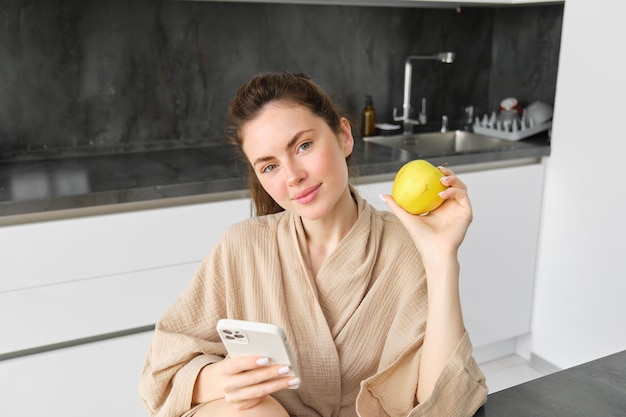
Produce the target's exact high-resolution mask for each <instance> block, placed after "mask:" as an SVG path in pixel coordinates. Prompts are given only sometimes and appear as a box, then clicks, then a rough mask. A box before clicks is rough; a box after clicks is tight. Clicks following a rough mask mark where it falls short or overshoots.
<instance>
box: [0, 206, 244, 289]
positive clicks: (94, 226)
mask: <svg viewBox="0 0 626 417" xmlns="http://www.w3.org/2000/svg"><path fill="white" fill-rule="evenodd" d="M249 216H250V200H249V199H247V198H246V199H237V200H227V201H217V202H211V203H203V204H192V205H185V206H178V207H167V208H160V209H152V210H140V211H132V212H124V213H116V214H105V215H98V216H90V217H81V218H68V219H64V220H56V221H49V222H43V223H32V224H24V225H15V226H5V227H1V228H0V261H1V263H2V280H0V292H1V291H10V290H16V289H23V288H27V287H37V286H41V285H51V284H58V283H61V282H68V281H75V280H80V279H88V278H95V277H102V276H107V275H112V274H118V273H124V272H129V271H137V270H142V269H148V268H156V267H161V266H168V265H177V264H182V263H188V262H197V261H199V260H200V259H202V258H203V257H204V256H205V255H206V254H207V253H208V251H209V250H210V249H211V247H212V246H213V245H214V244H215V241H216V240H217V239H218V238H219V236H220V235H221V234H222V233H223V232H224V231H225V230H226V228H227V227H228V226H230V225H231V224H233V223H235V222H237V221H240V220H243V219H245V218H246V217H249Z"/></svg>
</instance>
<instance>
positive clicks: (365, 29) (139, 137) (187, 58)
mask: <svg viewBox="0 0 626 417" xmlns="http://www.w3.org/2000/svg"><path fill="white" fill-rule="evenodd" d="M562 14H563V6H562V5H559V4H557V5H548V6H524V7H505V8H489V7H477V8H469V7H464V8H463V9H462V10H461V12H460V13H459V12H457V11H456V10H455V9H433V8H425V9H422V8H398V7H390V8H383V7H357V6H323V5H289V4H260V3H238V2H235V3H222V2H194V1H157V0H135V1H127V0H107V1H102V0H99V1H95V0H60V1H55V2H50V1H46V0H0V161H4V162H7V161H14V160H23V159H33V158H50V157H58V156H74V155H91V154H99V153H111V152H133V151H142V150H152V149H171V148H177V147H186V146H199V145H210V144H215V143H221V142H222V141H223V139H222V137H223V120H224V114H225V112H226V108H227V105H228V103H229V101H230V100H231V98H232V97H233V95H234V93H235V91H236V89H237V88H238V86H239V85H241V84H242V83H244V82H245V81H247V80H248V79H249V78H250V77H251V76H252V75H254V74H256V73H259V72H262V71H268V70H292V71H304V72H306V73H308V74H310V75H311V76H312V77H313V78H314V79H315V80H316V81H318V82H319V83H320V84H321V85H322V86H323V87H325V88H326V90H327V91H328V92H330V93H331V95H332V96H333V97H334V98H335V99H336V100H338V101H339V102H340V103H341V104H342V105H343V106H344V107H345V108H346V109H348V110H349V111H351V113H352V114H353V115H354V118H355V120H356V121H358V117H359V113H360V111H361V108H362V106H363V104H364V99H365V95H366V94H371V95H372V96H373V98H374V106H375V108H376V112H377V120H378V121H380V122H389V121H391V119H392V108H393V107H398V108H401V106H402V98H403V97H402V89H403V80H404V60H405V59H406V57H407V56H408V55H410V54H414V53H432V52H438V51H454V52H456V61H455V62H454V63H453V64H451V65H444V64H440V63H437V62H434V61H421V62H419V63H416V64H415V65H414V79H413V97H414V100H413V103H414V105H415V106H417V104H418V103H419V98H420V97H426V98H427V100H428V103H429V105H428V110H429V114H430V118H431V120H437V119H438V118H440V117H441V114H443V113H445V114H448V115H450V117H451V119H453V120H454V119H455V118H460V117H461V109H462V108H463V107H464V106H467V105H470V104H472V105H475V106H477V108H478V109H479V110H480V109H484V110H485V111H488V110H490V109H492V108H496V107H497V105H498V103H499V100H500V99H502V98H504V97H507V96H516V97H517V98H518V99H519V100H520V102H522V103H525V102H526V103H527V102H529V101H532V100H536V99H540V100H543V101H546V102H548V103H553V101H554V93H555V87H556V74H557V65H558V55H559V47H560V34H561V24H562Z"/></svg>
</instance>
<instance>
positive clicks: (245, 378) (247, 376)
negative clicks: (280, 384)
mask: <svg viewBox="0 0 626 417" xmlns="http://www.w3.org/2000/svg"><path fill="white" fill-rule="evenodd" d="M290 370H291V369H290V368H289V367H288V366H283V365H272V366H263V367H260V368H257V369H251V370H248V371H244V372H240V373H238V374H230V375H228V376H227V377H225V378H223V379H222V389H223V390H224V391H225V392H226V391H236V390H240V389H242V388H244V387H249V386H255V385H259V384H262V383H265V382H267V381H272V380H276V379H279V378H280V379H284V378H286V379H290V378H291V379H293V376H288V375H287V374H288V373H289V371H290Z"/></svg>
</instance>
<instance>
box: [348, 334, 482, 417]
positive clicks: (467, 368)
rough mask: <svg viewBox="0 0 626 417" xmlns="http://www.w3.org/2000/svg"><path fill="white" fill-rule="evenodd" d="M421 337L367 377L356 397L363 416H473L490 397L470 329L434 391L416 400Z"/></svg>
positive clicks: (358, 408) (359, 411) (442, 373)
mask: <svg viewBox="0 0 626 417" xmlns="http://www.w3.org/2000/svg"><path fill="white" fill-rule="evenodd" d="M421 345H422V340H419V341H417V342H415V343H414V344H413V345H411V346H409V348H407V349H406V350H405V351H404V353H403V354H402V355H400V357H399V358H398V359H397V360H396V361H395V362H394V363H392V364H391V365H390V366H389V367H387V368H385V369H383V370H382V371H381V372H379V373H377V374H376V375H373V376H372V377H370V378H368V379H366V380H364V381H363V382H362V383H361V390H360V392H359V395H358V397H357V411H358V413H359V415H360V416H362V417H367V416H390V417H431V416H433V417H434V416H447V417H470V416H473V415H474V414H475V413H476V411H477V410H478V408H480V407H481V406H482V405H483V404H484V403H485V401H486V399H487V385H486V384H485V377H484V375H483V373H482V371H481V370H480V368H479V367H478V364H477V363H476V361H475V360H474V358H473V357H472V345H471V342H470V339H469V336H468V334H467V332H466V333H465V334H464V335H463V337H462V338H461V340H460V341H459V344H458V345H457V346H456V348H455V350H454V352H453V353H452V355H451V357H450V359H449V360H448V362H447V363H446V366H445V367H444V369H443V370H442V372H441V375H440V376H439V379H438V380H437V383H436V384H435V388H434V390H433V393H432V394H431V395H430V397H429V398H427V399H426V400H425V401H424V402H422V403H421V404H418V405H415V403H416V392H417V376H418V373H419V363H420V357H421V349H420V348H421Z"/></svg>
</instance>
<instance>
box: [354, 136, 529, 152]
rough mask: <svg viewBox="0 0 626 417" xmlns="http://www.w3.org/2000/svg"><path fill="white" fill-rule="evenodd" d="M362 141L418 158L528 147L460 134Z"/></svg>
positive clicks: (506, 141) (374, 137) (381, 137)
mask: <svg viewBox="0 0 626 417" xmlns="http://www.w3.org/2000/svg"><path fill="white" fill-rule="evenodd" d="M363 140H364V141H365V142H370V143H376V144H378V145H383V146H388V147H391V148H396V149H403V150H405V151H408V152H410V153H411V154H416V155H419V156H433V155H449V154H454V153H474V152H482V151H490V150H508V149H514V148H523V147H527V146H530V145H528V144H526V143H523V142H515V141H510V140H506V139H500V138H494V137H491V136H486V135H481V134H477V133H472V132H466V131H463V130H451V131H448V132H426V133H413V134H406V135H393V136H366V137H364V138H363Z"/></svg>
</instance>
